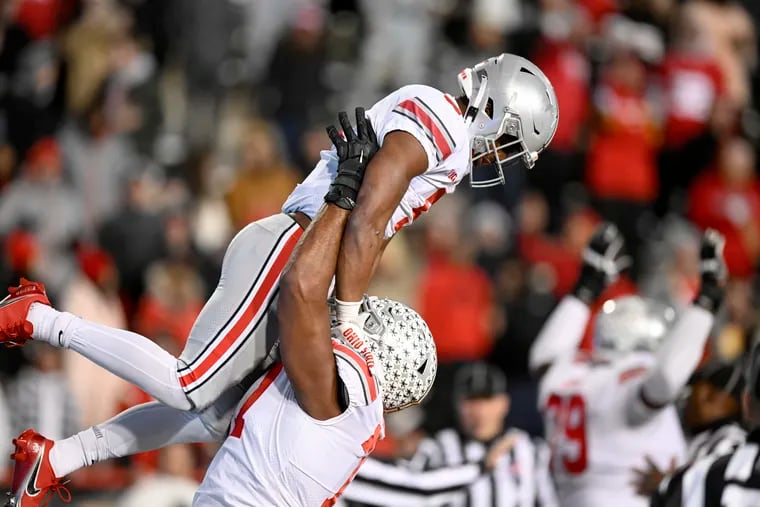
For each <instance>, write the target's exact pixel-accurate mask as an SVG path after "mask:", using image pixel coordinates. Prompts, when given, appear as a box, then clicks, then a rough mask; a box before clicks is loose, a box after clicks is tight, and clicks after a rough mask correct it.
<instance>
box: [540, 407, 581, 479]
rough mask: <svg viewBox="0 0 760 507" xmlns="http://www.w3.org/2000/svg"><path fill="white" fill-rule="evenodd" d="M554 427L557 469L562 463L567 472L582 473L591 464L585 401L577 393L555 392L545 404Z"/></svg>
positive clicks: (553, 455) (554, 459) (553, 461)
mask: <svg viewBox="0 0 760 507" xmlns="http://www.w3.org/2000/svg"><path fill="white" fill-rule="evenodd" d="M546 409H547V415H548V422H549V424H550V425H551V426H552V428H551V432H550V433H549V434H550V435H551V442H550V444H551V450H552V465H553V467H554V470H557V469H558V466H561V467H562V468H563V469H564V470H565V471H566V472H567V473H569V474H572V475H577V474H580V473H583V472H584V471H585V470H586V466H587V465H588V454H587V446H586V402H585V401H584V400H583V398H582V397H581V396H579V395H577V394H573V395H570V396H559V395H556V394H552V395H551V396H550V397H549V400H548V402H547V404H546Z"/></svg>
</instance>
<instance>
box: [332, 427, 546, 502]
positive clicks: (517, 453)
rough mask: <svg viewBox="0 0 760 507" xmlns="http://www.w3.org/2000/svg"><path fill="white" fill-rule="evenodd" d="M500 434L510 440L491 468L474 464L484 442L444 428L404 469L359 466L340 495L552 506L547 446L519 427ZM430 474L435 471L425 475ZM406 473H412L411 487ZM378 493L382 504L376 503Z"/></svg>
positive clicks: (364, 498)
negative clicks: (512, 438) (505, 435)
mask: <svg viewBox="0 0 760 507" xmlns="http://www.w3.org/2000/svg"><path fill="white" fill-rule="evenodd" d="M506 434H507V435H511V436H514V445H513V446H512V448H511V450H510V451H509V452H508V453H507V454H506V455H505V456H504V457H503V458H502V459H501V460H500V461H499V462H498V463H497V465H496V467H495V468H494V469H493V470H492V471H483V470H482V469H481V467H480V464H481V463H482V460H483V459H484V458H485V456H486V454H487V453H488V449H489V444H488V443H482V442H478V441H475V440H471V439H467V438H465V437H464V436H462V435H461V434H460V433H459V432H457V431H456V430H454V429H446V430H443V431H441V432H439V433H438V434H437V435H436V436H435V438H430V439H426V440H424V441H423V442H422V443H421V444H420V447H419V449H418V451H417V454H416V455H415V456H414V457H413V458H412V460H410V462H409V463H408V466H407V469H406V471H405V473H404V472H402V473H401V474H397V472H398V469H397V470H396V471H393V472H392V471H391V470H390V469H386V470H385V471H383V470H382V469H381V468H379V467H378V466H377V464H371V465H370V467H367V468H365V467H364V466H363V467H362V468H361V469H359V473H358V475H357V476H356V478H355V479H354V481H353V482H352V483H351V485H350V486H349V487H348V488H347V490H346V493H345V498H346V499H347V500H353V501H357V502H359V503H361V504H365V505H385V506H388V507H390V506H393V507H400V506H404V505H409V506H415V507H416V506H420V507H421V506H426V505H429V506H444V505H445V506H447V507H536V506H541V507H555V506H556V505H557V499H556V496H555V494H554V487H553V484H552V482H551V479H550V477H549V467H548V465H549V451H548V448H547V447H546V446H545V445H544V444H543V443H541V442H534V441H533V440H531V438H530V436H528V434H527V433H524V432H523V431H520V430H517V429H512V430H509V431H508V432H507V433H506ZM383 466H386V467H387V466H389V465H383ZM434 473H439V474H440V475H438V476H435V475H431V474H434ZM410 474H414V475H416V476H417V478H416V479H414V480H413V481H416V484H415V485H414V486H411V487H410V481H411V480H412V479H409V475H410ZM420 481H423V482H424V488H421V487H420ZM381 498H382V499H383V501H385V502H386V503H381V500H380V499H381Z"/></svg>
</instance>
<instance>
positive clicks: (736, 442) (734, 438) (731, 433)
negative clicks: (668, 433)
mask: <svg viewBox="0 0 760 507" xmlns="http://www.w3.org/2000/svg"><path fill="white" fill-rule="evenodd" d="M746 438H747V432H746V431H745V430H744V428H742V427H741V426H739V424H737V423H735V422H731V423H728V424H722V425H720V426H717V427H714V428H710V429H706V430H704V431H702V432H700V433H697V434H696V435H695V436H694V437H693V438H692V439H691V440H690V441H689V448H688V450H687V462H689V463H693V462H695V461H697V460H698V459H702V458H704V457H706V456H714V455H716V456H723V455H725V454H728V453H730V452H732V451H733V450H734V449H736V448H737V447H739V446H740V445H741V444H743V443H744V441H745V440H746Z"/></svg>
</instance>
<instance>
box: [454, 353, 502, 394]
mask: <svg viewBox="0 0 760 507" xmlns="http://www.w3.org/2000/svg"><path fill="white" fill-rule="evenodd" d="M500 394H507V377H506V376H505V375H504V373H503V372H502V371H501V370H500V369H499V368H497V367H496V366H493V365H490V364H488V363H485V362H475V363H467V364H464V365H462V366H460V367H459V369H457V372H456V374H455V375H454V396H455V397H456V398H457V399H472V398H491V397H493V396H498V395H500Z"/></svg>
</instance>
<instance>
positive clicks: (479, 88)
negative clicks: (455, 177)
mask: <svg viewBox="0 0 760 507" xmlns="http://www.w3.org/2000/svg"><path fill="white" fill-rule="evenodd" d="M457 80H458V82H459V86H460V89H461V91H462V94H463V95H464V97H466V98H467V101H468V104H467V109H466V110H465V113H464V119H465V124H466V125H467V128H468V131H469V133H470V136H471V146H470V148H471V162H472V169H471V171H470V185H471V186H472V187H474V188H483V187H492V186H496V185H503V184H504V183H505V176H504V174H505V170H506V169H507V167H510V166H511V165H513V163H514V165H517V164H518V163H519V164H522V165H523V166H525V167H526V168H528V169H531V168H533V166H534V165H535V163H536V160H537V159H538V154H539V152H541V151H542V150H543V149H544V148H545V147H546V146H547V145H548V144H549V142H550V141H551V138H552V137H553V136H554V132H555V131H556V128H557V120H558V110H557V105H556V97H555V95H554V91H553V89H552V87H551V83H549V81H548V79H546V76H544V74H543V73H542V72H541V71H540V69H538V68H537V67H536V66H535V65H533V64H532V63H530V62H529V61H527V60H525V59H524V58H520V57H517V56H514V55H507V54H503V55H500V56H499V57H496V58H489V59H487V60H484V61H482V62H480V63H478V64H477V65H475V66H474V67H472V68H467V69H464V70H463V71H462V72H460V73H459V75H458V78H457ZM531 122H532V123H531ZM526 136H527V138H526ZM485 157H492V159H493V161H492V162H491V163H490V164H488V165H491V166H492V167H493V170H494V176H493V177H490V178H487V179H475V175H474V174H475V169H476V168H475V165H476V162H478V161H483V159H484V158H485ZM482 167H483V164H482V162H481V167H480V168H478V169H480V171H481V172H482V170H483V169H482Z"/></svg>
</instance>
